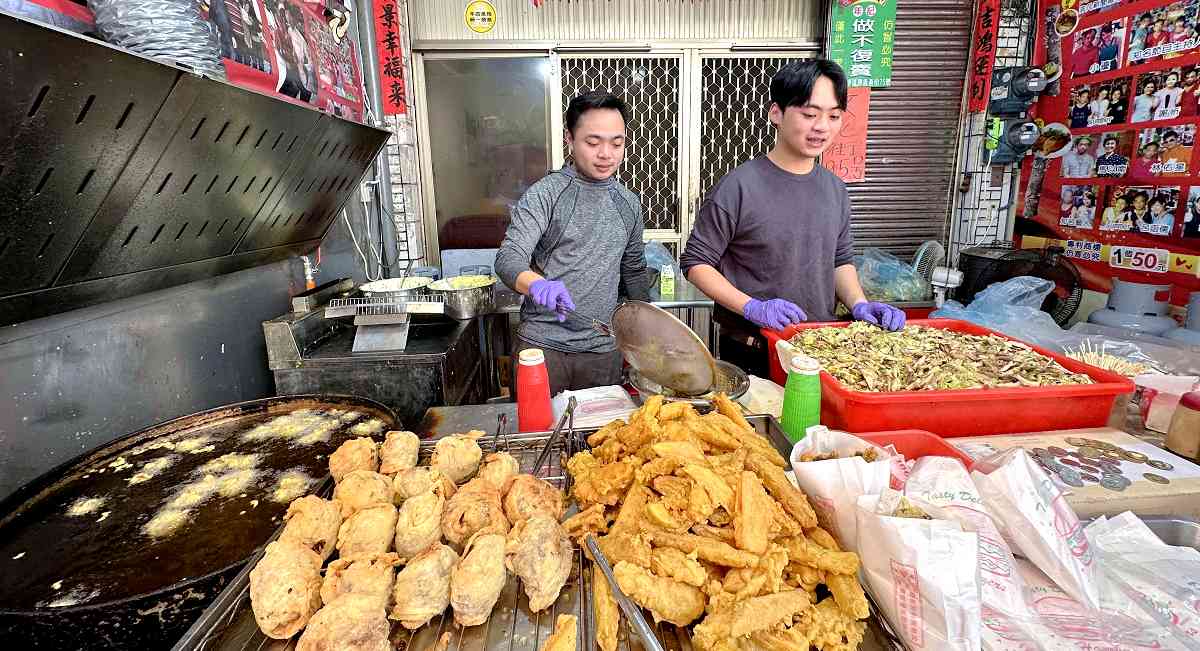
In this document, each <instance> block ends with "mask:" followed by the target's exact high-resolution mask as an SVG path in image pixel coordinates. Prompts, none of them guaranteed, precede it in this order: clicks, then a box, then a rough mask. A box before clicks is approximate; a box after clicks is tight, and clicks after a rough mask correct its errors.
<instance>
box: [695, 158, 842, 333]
mask: <svg viewBox="0 0 1200 651" xmlns="http://www.w3.org/2000/svg"><path fill="white" fill-rule="evenodd" d="M853 249H854V238H853V237H852V236H851V234H850V196H849V195H848V194H847V193H846V185H845V184H844V183H843V182H842V180H841V179H839V178H838V177H837V176H835V175H834V174H833V173H832V172H830V171H829V170H827V169H825V168H824V167H822V166H820V165H817V166H815V167H814V168H813V170H812V171H811V172H809V173H807V174H792V173H790V172H787V171H785V170H783V169H781V168H780V167H779V166H777V165H775V163H773V162H771V159H769V158H767V157H766V156H763V157H760V158H756V159H754V160H751V161H749V162H746V163H743V164H742V165H739V166H738V167H737V168H736V169H734V170H733V171H732V172H730V173H729V174H726V175H725V177H724V178H722V179H721V181H720V182H719V183H717V186H716V187H715V188H713V189H712V190H711V191H710V192H709V193H708V196H707V197H705V199H704V203H703V204H702V205H701V206H700V213H699V214H698V215H697V218H696V224H695V227H694V228H693V230H692V234H691V236H690V237H689V238H688V242H687V246H686V247H685V248H684V251H683V255H682V256H681V257H680V267H681V268H682V270H683V272H684V273H685V274H686V273H687V272H688V271H689V270H691V269H692V267H695V266H696V265H700V264H706V265H709V266H711V267H713V268H715V269H716V270H717V271H719V272H721V275H723V276H725V278H726V279H727V280H728V281H729V282H730V283H732V284H733V286H734V287H737V288H738V289H740V290H742V291H743V292H745V293H746V294H749V295H750V296H751V297H753V298H757V299H759V300H767V299H772V298H782V299H785V300H788V301H791V302H793V303H795V304H796V305H799V306H800V309H802V310H804V313H805V314H807V315H808V319H809V320H810V321H832V320H833V318H834V316H833V312H834V308H835V307H836V306H837V296H836V295H835V293H834V283H833V270H834V268H836V267H840V266H842V265H844V264H851V263H853V261H854V251H853ZM715 316H716V319H717V322H718V323H720V324H721V325H723V326H726V327H727V328H730V329H734V330H741V331H749V332H757V331H758V327H757V326H754V325H752V324H751V323H750V322H749V321H746V320H745V319H744V318H742V315H740V314H734V313H733V312H730V311H729V310H726V309H724V308H721V307H719V306H718V309H717V310H716V315H715Z"/></svg>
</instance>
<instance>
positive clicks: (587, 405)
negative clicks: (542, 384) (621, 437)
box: [550, 385, 637, 428]
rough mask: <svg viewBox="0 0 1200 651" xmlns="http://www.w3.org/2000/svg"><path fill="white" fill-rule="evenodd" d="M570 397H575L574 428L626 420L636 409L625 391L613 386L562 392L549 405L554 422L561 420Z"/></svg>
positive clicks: (598, 425)
mask: <svg viewBox="0 0 1200 651" xmlns="http://www.w3.org/2000/svg"><path fill="white" fill-rule="evenodd" d="M571 396H574V397H575V401H576V404H575V416H574V417H575V427H577V428H579V427H582V428H588V427H602V426H604V425H607V424H608V423H610V422H612V421H614V420H616V419H618V418H620V419H628V418H629V415H630V414H632V413H633V412H634V410H635V409H637V405H636V404H634V402H633V399H632V398H630V397H629V393H628V392H626V391H625V389H623V388H621V387H619V386H616V385H613V386H607V387H592V388H590V389H580V390H579V391H562V392H560V393H559V394H558V395H556V396H554V399H553V400H551V401H550V405H551V407H552V408H553V410H554V422H555V423H557V422H558V419H559V418H562V415H563V412H564V411H566V410H567V403H568V402H569V401H570V399H571Z"/></svg>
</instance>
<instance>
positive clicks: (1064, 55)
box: [1015, 0, 1200, 305]
mask: <svg viewBox="0 0 1200 651" xmlns="http://www.w3.org/2000/svg"><path fill="white" fill-rule="evenodd" d="M1038 9H1039V20H1038V21H1037V26H1038V35H1037V48H1036V51H1035V59H1034V63H1035V64H1036V65H1039V66H1041V67H1042V69H1043V70H1044V71H1045V72H1046V74H1047V76H1048V78H1049V80H1050V84H1049V85H1048V87H1047V90H1046V92H1045V93H1043V94H1042V96H1041V97H1040V98H1039V99H1038V101H1037V102H1036V103H1035V104H1034V106H1033V108H1032V111H1031V112H1032V116H1033V118H1034V119H1035V121H1037V122H1038V124H1039V125H1040V126H1041V127H1042V132H1041V135H1040V137H1039V138H1038V141H1037V142H1036V143H1035V144H1034V147H1033V152H1032V154H1031V155H1030V156H1029V157H1028V158H1026V160H1025V161H1024V163H1023V167H1022V175H1021V182H1022V192H1021V198H1020V201H1019V203H1018V207H1017V222H1016V226H1015V239H1016V244H1017V245H1018V246H1020V247H1023V248H1041V247H1044V246H1061V247H1062V248H1063V249H1064V250H1065V251H1066V255H1067V256H1069V257H1070V258H1072V261H1073V262H1074V263H1075V265H1076V266H1077V267H1078V268H1079V270H1080V274H1081V275H1082V276H1083V279H1084V283H1085V285H1086V286H1087V287H1088V289H1093V290H1097V291H1103V292H1107V291H1109V289H1110V287H1111V285H1112V279H1113V278H1114V277H1116V278H1122V279H1125V280H1130V281H1134V282H1152V283H1158V284H1167V283H1169V284H1171V285H1173V288H1172V297H1171V299H1172V300H1171V302H1172V303H1174V304H1176V305H1182V304H1185V303H1186V302H1187V295H1188V293H1189V292H1192V291H1200V155H1197V156H1196V160H1194V161H1193V160H1192V155H1193V154H1192V152H1193V150H1194V149H1195V147H1196V144H1197V143H1196V126H1197V123H1198V120H1200V110H1198V104H1200V31H1198V30H1200V0H1175V1H1173V2H1163V1H1149V0H1134V1H1129V0H1090V1H1085V2H1080V1H1079V0H1039V8H1038Z"/></svg>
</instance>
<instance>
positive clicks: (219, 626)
mask: <svg viewBox="0 0 1200 651" xmlns="http://www.w3.org/2000/svg"><path fill="white" fill-rule="evenodd" d="M747 420H749V422H750V423H751V424H752V425H753V426H754V427H755V428H756V429H757V430H758V431H759V432H760V433H762V434H763V435H765V436H767V437H769V438H771V439H772V440H773V442H774V443H775V444H776V447H779V448H781V449H785V448H786V447H787V442H786V439H785V438H784V437H783V433H782V432H781V431H780V430H779V428H778V424H777V423H776V422H775V421H774V419H772V418H770V417H768V416H749V417H748V418H747ZM481 425H482V423H481ZM595 431H596V430H595V429H594V428H589V429H574V430H570V431H568V432H564V435H563V437H562V438H561V439H560V440H559V441H557V442H556V444H555V445H554V447H553V448H552V453H551V454H550V457H549V462H548V463H547V464H546V466H545V467H544V468H543V469H542V472H540V473H538V476H539V477H541V478H542V479H544V480H546V481H548V482H550V483H551V484H553V485H555V486H557V487H558V488H561V489H562V490H563V491H564V492H568V493H569V491H570V488H571V478H570V475H569V474H568V473H567V472H566V465H567V460H568V459H569V458H570V457H571V455H572V454H573V453H575V452H578V451H580V450H584V449H587V443H586V440H587V436H588V435H590V434H592V433H593V432H595ZM547 440H549V434H548V433H546V432H539V433H532V434H516V435H511V436H508V437H507V438H506V439H504V440H502V441H501V442H500V449H502V450H503V449H507V451H508V452H509V454H512V455H513V457H515V458H516V459H517V462H518V463H519V464H520V466H521V471H522V472H530V471H531V470H532V469H533V464H534V463H535V461H536V459H537V457H538V453H539V452H541V449H542V446H543V445H545V443H546V441H547ZM434 444H435V442H434V441H422V442H421V448H420V455H419V458H418V464H420V465H428V463H429V457H430V455H431V453H432V452H433V446H434ZM479 445H480V447H482V448H483V450H484V453H485V454H486V453H487V452H490V451H492V450H494V449H495V447H496V440H495V437H493V436H485V437H482V438H481V439H479ZM506 446H507V447H506ZM575 511H576V507H575V505H574V504H571V506H570V509H569V510H568V514H571V513H573V512H575ZM260 557H261V553H260V554H257V555H255V556H254V557H253V558H251V559H250V562H249V563H247V565H246V568H245V569H243V570H242V572H241V573H240V574H239V575H238V576H237V577H236V578H234V580H233V581H232V583H231V585H230V587H228V588H226V589H225V592H223V593H222V594H221V595H220V596H219V597H218V598H217V600H216V601H215V602H214V603H213V604H212V606H210V607H209V609H208V611H207V612H205V614H204V615H203V616H202V617H201V618H200V619H199V620H198V621H197V622H196V623H195V624H193V625H192V628H191V630H189V631H188V633H187V635H185V636H184V637H183V638H182V639H181V640H180V641H179V643H177V644H176V645H175V647H174V649H173V651H292V650H293V649H295V648H296V642H297V638H292V639H291V640H271V639H269V638H267V637H266V636H264V635H263V634H262V633H261V632H260V631H259V630H258V625H257V624H256V623H255V622H254V614H253V613H252V612H251V610H250V582H249V575H250V569H251V568H253V567H254V565H255V564H256V563H257V562H258V560H259V558H260ZM592 590H593V588H592V572H591V565H590V562H589V561H588V560H587V559H586V558H585V557H584V554H583V552H582V551H579V550H577V551H576V552H575V563H574V566H573V567H572V568H571V575H570V577H569V578H568V579H567V583H566V585H564V586H563V589H562V593H561V594H559V597H558V600H557V601H555V602H554V604H553V605H552V606H551V607H550V608H548V609H546V610H543V611H541V612H540V613H532V612H530V611H529V600H528V598H527V597H526V596H525V593H524V591H523V590H522V589H521V584H520V580H519V579H518V578H517V577H516V576H514V575H512V574H510V575H509V576H508V582H507V583H506V584H505V586H504V590H503V591H502V592H501V593H500V600H499V601H498V602H497V603H496V607H495V608H494V609H493V610H492V615H491V617H489V618H488V621H487V622H485V623H484V624H482V625H480V626H471V627H467V628H463V627H461V626H458V625H457V624H456V623H455V622H454V616H453V614H452V613H451V611H450V609H447V610H446V612H444V613H443V614H442V615H441V617H438V618H437V619H435V620H434V621H431V622H430V623H429V624H428V625H426V626H424V627H422V628H419V629H417V630H416V631H409V630H407V629H405V628H403V627H401V626H400V625H399V624H398V623H396V624H394V625H393V627H392V633H391V639H390V641H391V644H392V647H393V648H395V649H397V650H398V651H427V650H428V649H431V648H433V646H434V644H435V642H436V641H437V640H438V638H440V637H441V636H442V634H443V633H447V632H448V633H450V644H449V645H448V646H447V648H446V651H538V650H539V649H540V648H541V646H542V644H543V643H544V642H545V640H546V638H547V637H549V636H550V633H552V632H553V631H554V622H555V620H556V619H558V616H559V615H565V614H571V615H575V616H576V617H578V618H579V622H580V639H579V643H578V645H577V648H579V649H583V650H585V651H587V650H590V649H593V648H595V623H594V622H593V621H592V604H591V595H592ZM872 612H873V613H878V612H879V609H878V608H877V607H875V606H874V605H872ZM651 627H652V628H654V630H655V633H656V634H657V636H658V639H659V641H660V642H661V643H662V645H663V648H664V649H665V651H692V648H693V647H692V643H691V639H690V636H689V633H688V630H687V629H686V628H680V627H677V626H675V625H673V624H668V623H663V622H658V623H653V624H651ZM860 648H861V649H862V650H863V651H899V650H900V649H902V648H903V646H902V645H901V644H900V642H899V641H898V638H897V637H896V636H895V635H894V634H892V633H891V632H890V630H889V629H888V627H887V625H886V623H884V622H883V621H882V618H881V617H878V616H874V617H872V618H871V619H870V620H868V626H867V637H866V639H865V640H864V641H863V643H862V645H861V646H860ZM644 649H645V647H644V646H643V645H642V644H641V642H640V641H639V640H638V637H637V635H636V634H635V633H634V632H633V631H632V630H630V628H629V624H628V621H627V620H626V618H624V617H622V618H621V628H620V629H619V630H618V632H617V650H618V651H644Z"/></svg>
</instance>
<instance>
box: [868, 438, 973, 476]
mask: <svg viewBox="0 0 1200 651" xmlns="http://www.w3.org/2000/svg"><path fill="white" fill-rule="evenodd" d="M855 436H857V437H858V438H860V439H862V440H864V441H870V442H871V443H874V444H875V445H878V446H879V447H881V448H883V447H887V446H888V445H892V446H895V448H896V451H897V452H899V453H900V454H903V455H904V458H905V459H920V458H921V457H953V458H955V459H958V460H959V461H961V462H962V463H963V465H964V466H966V467H967V471H968V472H970V470H971V466H973V465H975V462H974V461H972V460H971V457H968V456H967V455H965V454H963V453H962V452H960V451H959V449H958V448H956V447H954V446H953V445H950V444H949V443H947V442H945V441H944V440H942V437H940V436H938V435H937V434H934V433H932V432H926V431H925V430H920V429H901V430H896V431H894V432H864V433H860V434H855Z"/></svg>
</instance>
